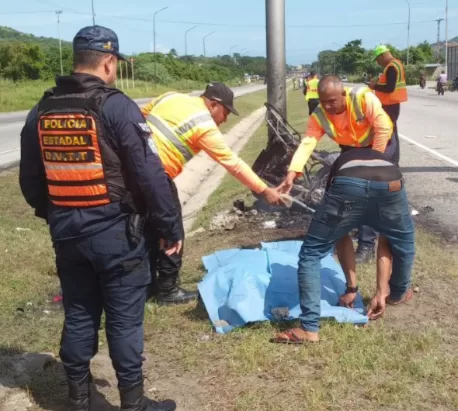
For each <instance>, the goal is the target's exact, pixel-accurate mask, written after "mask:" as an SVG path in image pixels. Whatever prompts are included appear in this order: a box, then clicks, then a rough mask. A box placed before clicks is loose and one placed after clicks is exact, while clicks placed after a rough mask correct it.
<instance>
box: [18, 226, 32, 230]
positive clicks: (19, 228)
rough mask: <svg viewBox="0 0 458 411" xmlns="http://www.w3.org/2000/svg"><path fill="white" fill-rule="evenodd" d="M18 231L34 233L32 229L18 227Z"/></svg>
mask: <svg viewBox="0 0 458 411" xmlns="http://www.w3.org/2000/svg"><path fill="white" fill-rule="evenodd" d="M16 231H32V230H31V229H30V228H22V227H16Z"/></svg>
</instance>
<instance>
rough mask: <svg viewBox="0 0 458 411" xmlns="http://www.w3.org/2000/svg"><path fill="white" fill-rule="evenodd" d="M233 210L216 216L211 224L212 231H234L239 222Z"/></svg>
mask: <svg viewBox="0 0 458 411" xmlns="http://www.w3.org/2000/svg"><path fill="white" fill-rule="evenodd" d="M238 218H239V217H238V216H237V214H235V213H234V212H233V210H226V211H223V212H221V213H218V214H216V215H215V216H214V217H213V219H212V220H211V222H210V230H221V229H224V230H233V229H234V227H235V224H236V221H237V220H238Z"/></svg>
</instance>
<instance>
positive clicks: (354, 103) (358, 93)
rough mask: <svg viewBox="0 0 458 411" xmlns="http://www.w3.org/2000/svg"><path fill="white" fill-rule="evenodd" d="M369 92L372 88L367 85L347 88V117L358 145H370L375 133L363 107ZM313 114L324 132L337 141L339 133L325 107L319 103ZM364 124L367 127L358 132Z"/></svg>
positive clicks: (353, 137)
mask: <svg viewBox="0 0 458 411" xmlns="http://www.w3.org/2000/svg"><path fill="white" fill-rule="evenodd" d="M368 92H370V90H369V88H368V87H365V86H359V87H354V88H353V89H351V90H347V117H348V120H349V121H350V126H351V130H352V132H353V135H352V139H353V141H354V142H355V143H356V144H355V145H357V146H368V145H370V143H371V142H372V138H373V135H374V133H373V129H372V127H371V126H370V125H369V123H367V120H366V116H365V114H364V109H363V98H364V95H365V94H366V93H368ZM312 115H313V116H315V118H316V119H317V121H318V123H319V124H320V126H321V127H322V128H323V130H324V132H325V133H326V134H327V135H328V136H329V137H331V138H332V139H333V140H336V141H337V139H338V137H339V134H338V133H337V130H336V128H335V126H334V124H333V123H332V122H331V121H330V120H329V118H328V117H327V115H326V112H325V110H324V109H323V107H322V106H321V105H319V106H318V107H317V108H316V110H315V112H314V113H313V114H312ZM358 123H359V124H358ZM361 123H362V124H361ZM364 123H367V124H364ZM362 125H364V126H365V129H363V130H361V134H358V133H357V132H356V129H357V128H361V126H362Z"/></svg>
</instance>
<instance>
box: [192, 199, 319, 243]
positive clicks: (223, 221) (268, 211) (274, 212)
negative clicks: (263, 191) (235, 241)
mask: <svg viewBox="0 0 458 411" xmlns="http://www.w3.org/2000/svg"><path fill="white" fill-rule="evenodd" d="M233 205H234V207H233V208H232V209H230V210H225V211H222V212H220V213H218V214H216V215H215V216H214V217H213V219H212V220H211V222H210V230H212V231H217V230H233V229H234V228H235V227H236V226H237V225H241V224H242V223H249V224H254V225H256V226H258V227H259V228H263V229H274V228H279V229H288V228H291V229H293V228H301V229H304V230H305V229H306V228H307V227H308V225H309V223H310V220H311V213H310V212H307V210H304V209H302V211H300V210H295V209H290V208H286V207H269V206H266V205H265V204H262V203H259V202H256V203H255V204H254V205H253V206H252V207H248V206H247V205H246V204H245V203H244V202H243V200H236V201H234V203H233ZM242 210H245V211H242ZM192 235H194V233H192Z"/></svg>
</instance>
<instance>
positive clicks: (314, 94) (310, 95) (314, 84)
mask: <svg viewBox="0 0 458 411" xmlns="http://www.w3.org/2000/svg"><path fill="white" fill-rule="evenodd" d="M319 82H320V80H318V79H317V78H312V79H311V80H309V81H307V94H306V95H305V99H306V100H307V101H309V100H311V99H318V98H319V95H318V83H319Z"/></svg>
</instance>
